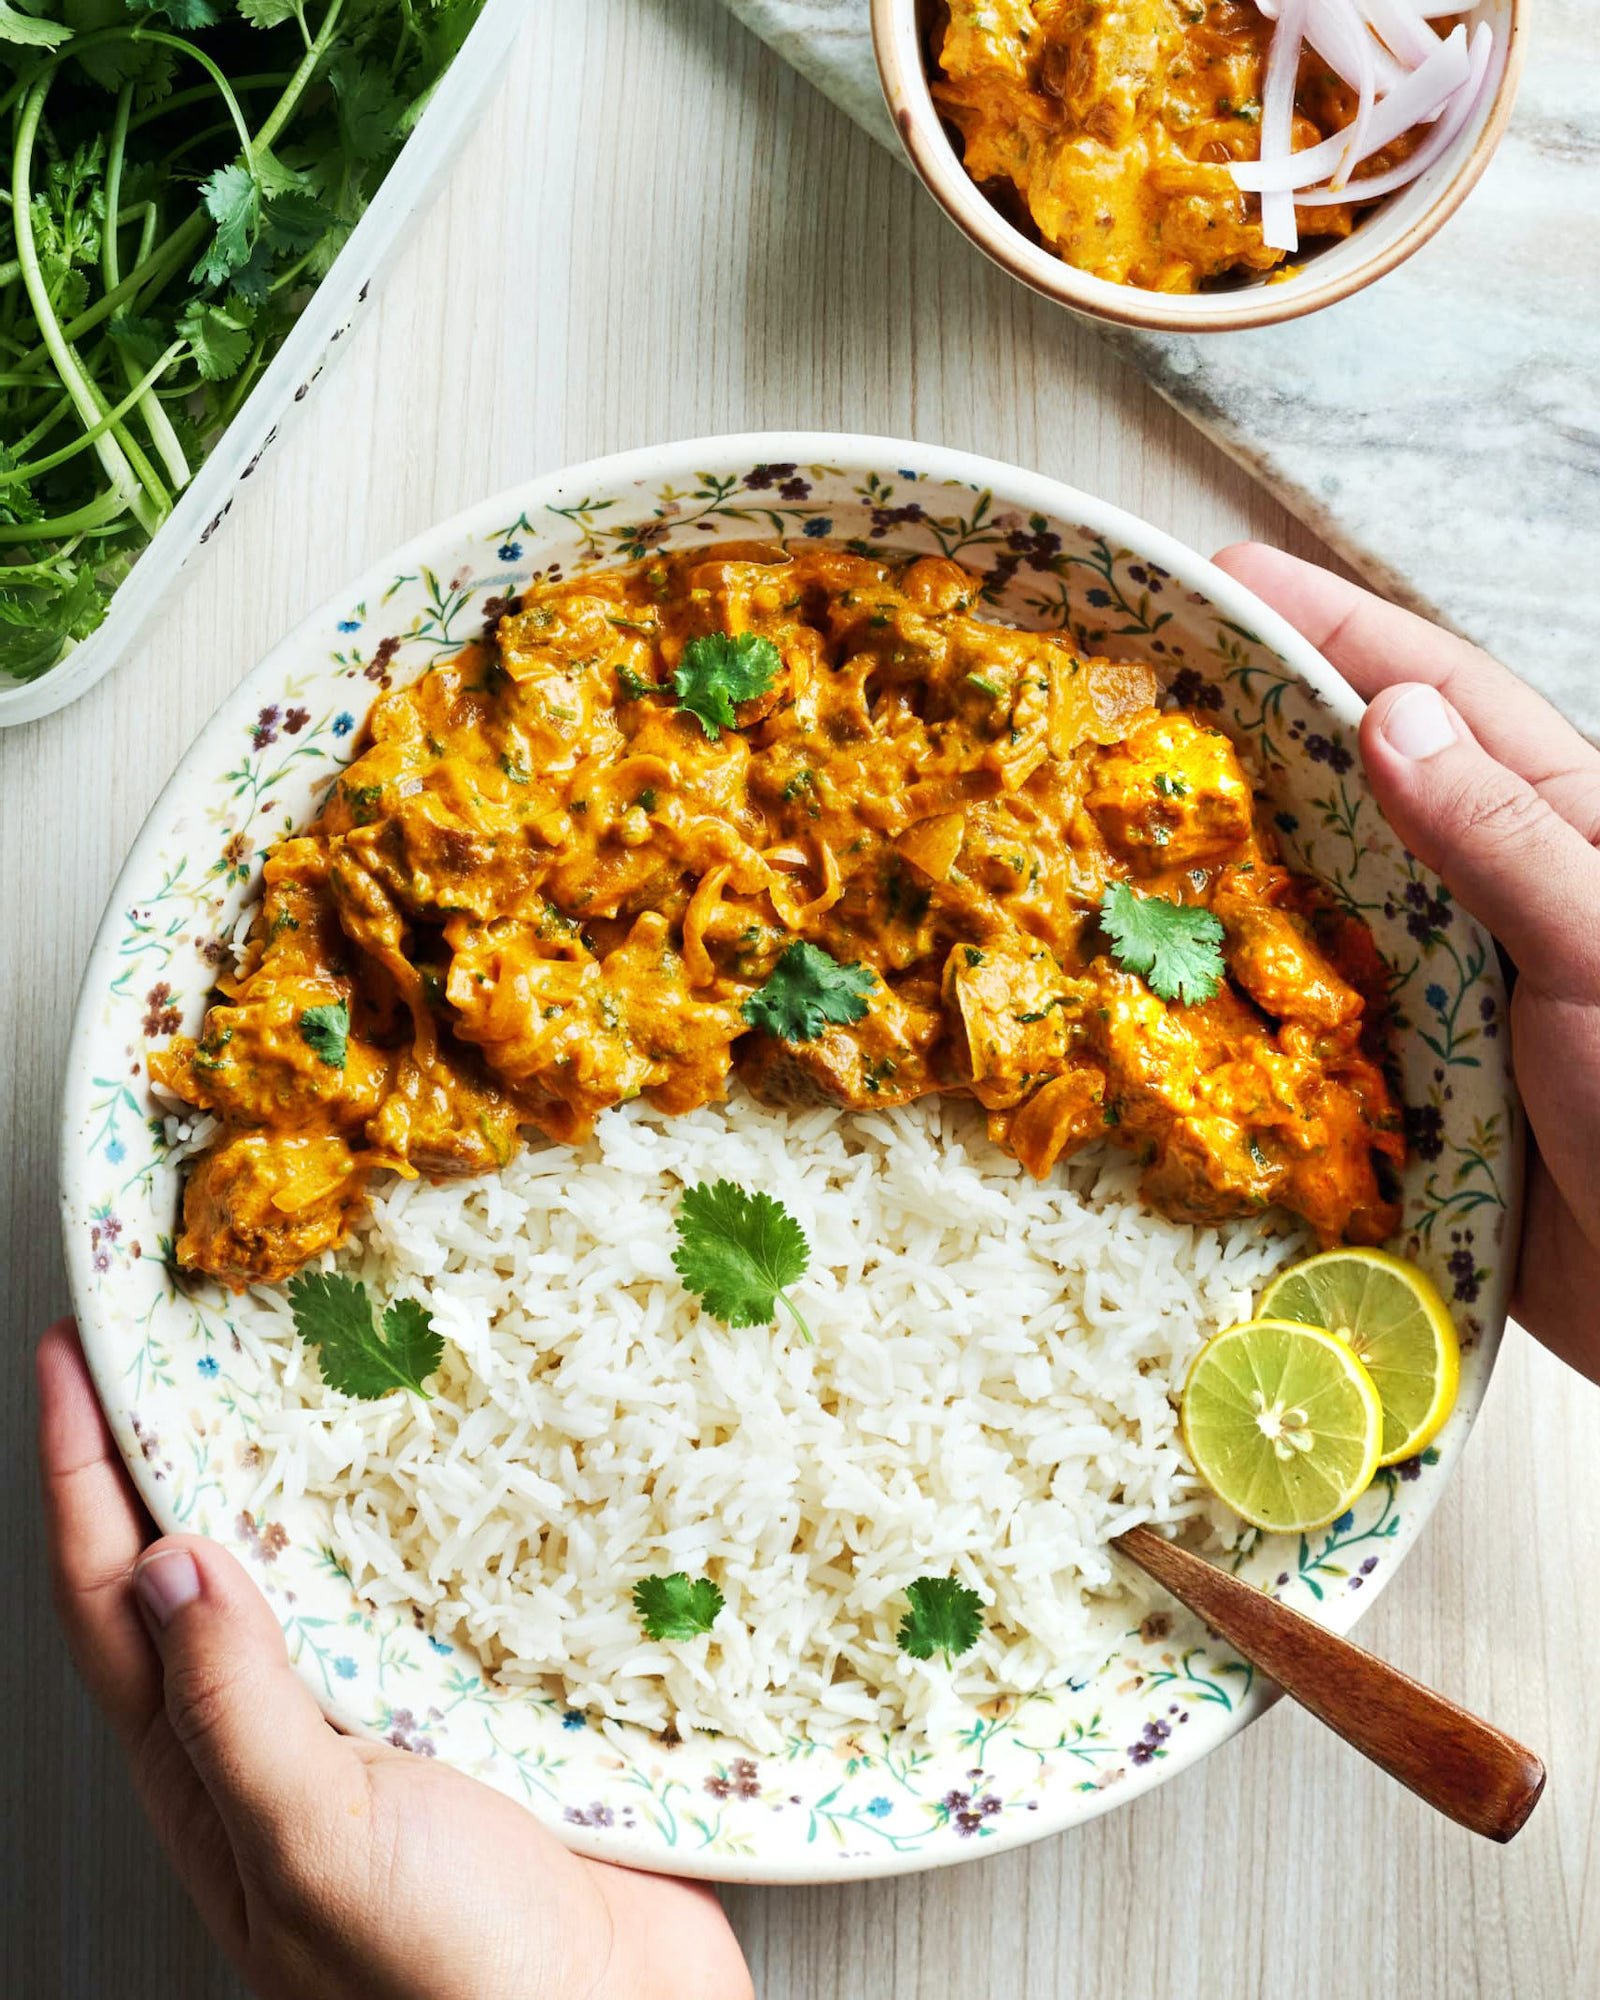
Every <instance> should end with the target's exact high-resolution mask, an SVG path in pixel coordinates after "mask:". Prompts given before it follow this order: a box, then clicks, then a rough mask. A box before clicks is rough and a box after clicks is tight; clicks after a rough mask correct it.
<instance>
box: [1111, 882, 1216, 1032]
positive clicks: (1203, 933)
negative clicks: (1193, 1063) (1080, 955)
mask: <svg viewBox="0 0 1600 2000" xmlns="http://www.w3.org/2000/svg"><path fill="white" fill-rule="evenodd" d="M1100 924H1101V927H1102V929H1103V930H1104V931H1105V933H1106V936H1107V937H1109V938H1110V940H1111V955H1112V957H1113V958H1114V959H1115V960H1116V961H1117V963H1118V965H1120V966H1121V967H1122V969H1123V970H1124V971H1125V972H1137V973H1138V974H1139V975H1140V976H1141V977H1142V978H1143V979H1144V981H1145V983H1146V985H1148V986H1149V988H1150V991H1151V992H1152V993H1154V994H1156V995H1157V996H1158V998H1160V999H1162V1000H1179V1001H1181V1002H1182V1003H1183V1004H1184V1005H1185V1006H1190V1005H1192V1004H1193V1003H1194V1002H1195V1001H1198V1000H1209V999H1210V998H1211V997H1212V995H1213V994H1214V993H1215V992H1216V990H1217V988H1218V987H1219V986H1220V985H1221V984H1222V935H1223V933H1222V921H1221V919H1220V918H1219V917H1217V916H1215V915H1214V914H1213V913H1212V912H1211V911H1210V910H1200V909H1194V908H1192V907H1191V906H1190V905H1188V904H1186V903H1172V902H1169V901H1168V900H1167V898H1166V897H1165V896H1141V895H1139V894H1138V892H1137V891H1136V890H1133V889H1130V888H1129V887H1128V885H1127V883H1126V882H1113V883H1112V885H1111V887H1110V888H1109V889H1107V891H1106V893H1105V895H1104V897H1103V898H1102V899H1101V903H1100Z"/></svg>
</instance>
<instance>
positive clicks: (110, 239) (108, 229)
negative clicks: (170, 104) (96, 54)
mask: <svg viewBox="0 0 1600 2000" xmlns="http://www.w3.org/2000/svg"><path fill="white" fill-rule="evenodd" d="M132 109H133V85H132V84H131V83H125V84H124V85H123V86H122V88H121V90H120V91H119V92H118V93H117V109H116V115H115V117H114V118H113V120H112V125H111V146H110V150H109V153H108V155H107V160H106V223H105V227H104V229H102V231H101V232H100V269H101V273H102V275H103V276H104V278H105V281H106V290H107V291H108V292H114V291H115V290H116V288H117V280H118V278H119V277H120V275H121V273H120V271H119V269H118V261H119V258H118V250H117V230H118V228H119V226H120V225H121V221H122V214H121V209H122V200H121V196H122V163H123V159H124V157H125V155H126V152H127V146H128V117H129V113H130V112H131V111H132ZM144 206H145V210H146V214H145V222H144V226H143V228H142V230H141V232H140V248H141V251H143V252H148V248H149V244H150V242H151V241H152V240H153V239H154V236H155V203H154V202H147V203H145V205H144ZM181 352H182V343H181V342H179V343H178V344H177V345H176V346H173V347H169V348H168V350H167V352H166V353H165V354H164V355H163V356H162V357H161V359H160V361H159V362H158V363H157V364H156V366H155V368H154V369H152V371H151V372H150V373H149V374H148V375H146V376H145V378H144V380H143V381H142V382H140V383H139V385H138V388H137V390H136V391H135V394H134V397H133V400H134V402H135V403H136V404H137V406H138V410H139V414H140V416H142V417H143V418H144V421H145V428H146V429H147V430H148V431H149V433H150V441H151V443H152V444H154V446H155V448H156V451H157V453H158V454H159V456H160V458H161V462H162V464H163V465H164V466H165V467H166V469H167V477H168V478H169V479H170V480H171V481H172V486H173V490H174V492H181V491H182V490H183V488H184V487H185V486H187V485H188V483H189V461H188V460H187V459H186V458H185V457H184V455H183V446H182V445H181V444H180V443H179V442H178V433H177V432H176V431H175V430H174V429H173V428H172V420H171V418H170V417H168V415H167V413H166V411H165V410H164V409H162V407H161V401H160V398H159V397H157V396H155V395H153V394H152V393H151V391H152V390H153V388H154V387H155V383H156V381H157V380H158V378H159V377H160V376H161V375H163V374H164V373H165V372H166V367H167V363H168V362H169V361H170V360H173V359H175V358H176V356H177V355H178V354H180V353H181ZM121 361H122V371H123V374H124V375H125V376H126V377H127V379H128V381H129V382H130V383H131V382H132V381H133V379H134V376H135V374H136V372H137V366H138V364H137V363H136V362H135V361H134V359H133V357H132V355H130V354H124V355H123V356H122V357H121ZM91 435H92V433H91Z"/></svg>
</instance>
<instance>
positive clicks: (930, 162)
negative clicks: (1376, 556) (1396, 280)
mask: <svg viewBox="0 0 1600 2000" xmlns="http://www.w3.org/2000/svg"><path fill="white" fill-rule="evenodd" d="M871 7H872V39H873V45H874V47H875V48H876V50H877V56H878V74H879V77H880V78H881V80H882V83H883V92H884V96H885V97H886V98H887V99H888V104H889V113H890V116H891V117H892V118H893V119H894V122H895V129H896V130H897V131H898V132H899V134H900V138H901V141H902V143H903V144H904V146H905V149H906V151H907V153H908V154H909V155H910V157H911V164H912V165H913V166H914V167H915V168H916V170H917V172H918V173H919V174H920V175H921V176H922V179H923V181H924V183H925V184H926V186H927V187H928V189H929V191H930V193H931V194H932V195H933V197H934V199H935V200H936V201H937V202H938V203H939V205H940V207H941V208H942V209H943V210H944V212H945V214H946V215H948V216H949V218H950V220H951V221H952V222H953V223H955V225H956V227H957V228H958V229H960V230H961V231H962V232H963V234H965V235H966V236H969V237H970V238H971V239H972V241H973V242H974V243H976V244H977V246H978V248H979V249H980V250H982V251H983V252H984V253H985V255H987V256H989V257H992V258H993V259H994V261H995V263H997V264H998V265H999V266H1000V268H1001V269H1002V270H1004V271H1009V272H1010V273H1011V275H1012V277H1014V278H1020V279H1021V281H1022V282H1023V284H1025V285H1029V286H1031V287H1032V289H1033V290H1034V291H1036V292H1042V293H1043V294H1044V296H1045V297H1046V298H1047V299H1055V300H1057V301H1058V302H1059V303H1060V304H1061V305H1064V306H1071V307H1072V308H1073V310H1074V311H1076V312H1082V313H1089V314H1091V315H1093V317H1095V318H1096V319H1105V320H1113V321H1115V322H1116V323H1117V324H1118V325H1121V326H1137V327H1144V328H1146V329H1148V330H1149V331H1151V332H1156V333H1219V332H1222V331H1225V330H1228V329H1238V328H1242V327H1252V326H1275V325H1277V324H1278V323H1279V322H1281V321H1283V320H1291V319H1298V318H1299V317H1300V315H1301V314H1302V313H1309V312H1316V311H1317V310H1318V309H1319V308H1320V307H1322V306H1329V305H1333V304H1335V303H1336V302H1337V301H1338V300H1340V299H1345V298H1349V297H1350V296H1351V294H1352V293H1354V292H1359V291H1361V290H1362V289H1363V288H1364V287H1365V286H1367V285H1370V284H1372V283H1373V281H1374V280H1375V279H1378V278H1381V277H1382V276H1383V275H1384V273H1385V272H1386V271H1392V270H1393V269H1394V268H1395V266H1396V265H1397V264H1403V263H1404V262H1405V260H1406V258H1408V257H1409V256H1410V255H1411V254H1412V252H1413V251H1415V250H1419V249H1420V248H1421V247H1422V245H1423V244H1424V243H1426V242H1427V241H1428V239H1429V237H1431V236H1432V235H1433V234H1434V232H1435V231H1436V230H1438V229H1439V228H1440V227H1441V226H1442V225H1443V224H1444V223H1445V222H1447V221H1448V220H1449V218H1450V217H1451V216H1452V215H1454V213H1455V212H1456V210H1457V209H1458V208H1459V207H1460V206H1461V204H1462V202H1463V201H1464V200H1465V199H1466V197H1467V195H1468V194H1469V193H1470V192H1471V190H1472V188H1473V186H1474V185H1475V184H1476V182H1477V180H1478V177H1479V175H1480V174H1482V172H1483V170H1484V168H1485V167H1486V166H1487V165H1488V164H1489V160H1490V158H1491V156H1492V155H1493V153H1494V150H1495V148H1496V146H1498V145H1499V143H1500V138H1501V135H1502V134H1503V133H1504V131H1505V129H1506V125H1507V123H1508V121H1509V120H1510V117H1511V105H1512V101H1513V99H1514V98H1515V96H1516V92H1517V84H1518V81H1519V79H1520V77H1521V74H1522V60H1523V51H1524V44H1525V41H1526V36H1525V32H1524V25H1525V22H1524V17H1525V12H1526V10H1525V8H1524V6H1523V4H1522V0H1478V4H1477V5H1475V6H1470V7H1468V6H1463V9H1462V11H1463V14H1464V16H1465V18H1466V19H1467V21H1468V23H1469V24H1476V23H1477V22H1479V21H1487V22H1489V23H1490V25H1491V26H1492V27H1493V29H1494V32H1495V44H1494V53H1493V55H1492V56H1491V58H1490V84H1489V88H1488V89H1487V90H1486V91H1485V93H1484V95H1483V98H1482V100H1481V101H1480V102H1479V104H1478V106H1477V108H1476V110H1475V111H1474V112H1473V114H1472V116H1471V117H1470V118H1469V119H1468V120H1467V122H1466V124H1465V125H1464V126H1463V128H1462V130H1461V131H1460V132H1459V133H1458V134H1457V135H1456V138H1455V141H1454V143H1453V144H1452V145H1451V146H1450V148H1449V150H1448V151H1447V152H1446V153H1445V154H1444V155H1443V157H1442V158H1440V159H1439V160H1437V161H1435V163H1434V164H1433V166H1431V167H1430V168H1429V169H1428V170H1427V171H1426V172H1425V173H1423V174H1422V175H1420V176H1419V177H1418V178H1417V179H1416V180H1415V181H1413V182H1412V184H1411V185H1410V187H1408V188H1404V189H1402V190H1401V192H1400V193H1399V194H1396V195H1392V196H1390V197H1389V199H1388V200H1387V201H1384V202H1381V203H1380V204H1379V205H1378V206H1377V207H1376V208H1374V209H1373V211H1372V213H1371V214H1370V215H1368V216H1367V217H1366V218H1365V219H1364V220H1362V221H1361V222H1359V223H1358V224H1357V225H1356V227H1355V229H1354V230H1353V231H1352V233H1351V234H1350V235H1349V236H1347V237H1346V238H1345V239H1344V240H1343V241H1342V242H1339V243H1331V244H1329V245H1328V247H1327V248H1326V249H1321V250H1318V251H1316V252H1315V253H1314V254H1312V255H1310V256H1308V257H1307V258H1306V259H1305V260H1304V262H1302V263H1299V264H1298V265H1297V266H1296V268H1295V270H1294V272H1293V275H1292V276H1290V277H1286V278H1277V277H1273V278H1257V279H1254V280H1251V281H1249V282H1246V283H1242V284H1239V285H1237V286H1234V287H1232V288H1230V289H1227V290H1220V291H1214V292H1151V291H1145V290H1143V289H1142V288H1140V287H1139V286H1137V285H1117V284H1112V283H1111V282H1110V281H1109V280H1107V279H1105V278H1096V277H1093V276H1091V275H1090V274H1089V272H1087V271H1080V270H1078V269H1077V268H1076V267H1075V266H1074V265H1072V264H1068V263H1066V262H1065V261H1064V260H1063V259H1062V258H1060V257H1058V256H1057V255H1056V254H1055V253H1054V251H1052V250H1047V249H1046V248H1045V247H1044V246H1043V245H1042V244H1041V243H1039V242H1037V241H1035V240H1034V239H1033V238H1032V237H1031V236H1028V235H1025V234H1024V233H1023V232H1022V230H1020V229H1018V228H1016V227H1015V225H1014V224H1012V223H1011V222H1009V221H1008V220H1007V219H1006V217H1005V216H1004V215H1002V214H1001V212H1000V210H999V209H998V208H997V207H996V206H995V205H994V203H993V202H991V201H990V200H989V198H988V196H987V195H986V194H985V193H984V192H983V190H982V189H981V188H980V187H979V186H978V184H977V182H975V181H974V180H972V179H971V178H970V177H969V175H968V173H967V170H966V168H965V167H964V166H963V165H962V161H961V154H960V152H959V151H958V149H957V146H956V144H955V141H954V139H953V137H952V132H951V129H950V128H949V127H947V126H946V124H945V122H944V120H943V119H942V118H941V117H940V115H939V111H938V108H937V106H936V105H935V104H934V101H933V93H932V90H931V88H930V85H929V75H928V65H929V54H928V27H929V22H930V18H931V12H932V9H931V5H930V0H871Z"/></svg>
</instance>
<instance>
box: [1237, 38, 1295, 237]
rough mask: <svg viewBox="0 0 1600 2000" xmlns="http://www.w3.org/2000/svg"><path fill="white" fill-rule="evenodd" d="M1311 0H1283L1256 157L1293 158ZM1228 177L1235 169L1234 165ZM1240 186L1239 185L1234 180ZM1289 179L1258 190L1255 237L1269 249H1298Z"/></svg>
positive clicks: (1265, 86)
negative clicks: (1258, 216)
mask: <svg viewBox="0 0 1600 2000" xmlns="http://www.w3.org/2000/svg"><path fill="white" fill-rule="evenodd" d="M1310 14H1311V0H1283V11H1282V12H1281V13H1280V14H1279V16H1278V25H1277V28H1276V29H1275V31H1274V33H1273V37H1272V46H1271V47H1270V48H1269V49H1268V50H1267V73H1266V81H1265V82H1264V84H1263V85H1262V89H1261V158H1262V161H1263V163H1265V162H1266V161H1269V160H1273V161H1276V160H1285V161H1287V160H1288V159H1289V158H1291V157H1292V156H1293V148H1294V96H1295V90H1296V87H1297V86H1298V83H1299V80H1300V49H1301V46H1302V44H1303V43H1304V41H1305V35H1306V22H1307V21H1308V19H1309V18H1310ZM1234 179H1235V180H1238V179H1239V169H1238V168H1237V167H1235V168H1234ZM1239 184H1240V186H1241V187H1242V186H1243V185H1244V183H1243V182H1242V181H1240V182H1239ZM1292 186H1293V183H1292V182H1290V181H1282V182H1280V183H1279V184H1278V185H1276V186H1274V187H1270V188H1263V190H1262V193H1261V240H1262V242H1263V243H1265V244H1266V246H1267V248H1268V249H1269V250H1286V251H1295V250H1298V249H1299V248H1300V232H1299V230H1298V229H1297V228H1296V226H1295V219H1294V200H1293V197H1292V196H1291V194H1290V192H1289V190H1290V188H1291V187H1292Z"/></svg>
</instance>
